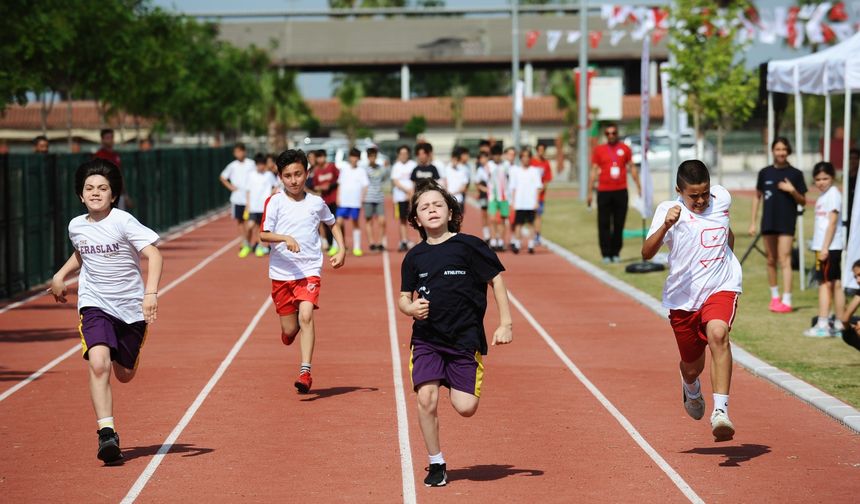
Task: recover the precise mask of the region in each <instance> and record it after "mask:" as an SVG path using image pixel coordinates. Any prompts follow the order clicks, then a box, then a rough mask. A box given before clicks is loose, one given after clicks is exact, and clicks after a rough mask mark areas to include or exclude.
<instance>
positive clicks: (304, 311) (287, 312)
mask: <svg viewBox="0 0 860 504" xmlns="http://www.w3.org/2000/svg"><path fill="white" fill-rule="evenodd" d="M277 164H278V171H279V174H280V177H281V181H283V183H284V190H283V191H282V192H278V193H276V194H274V195H272V196H271V197H270V198H269V199H268V200H266V206H265V209H264V210H263V224H262V227H261V229H262V231H261V232H260V240H261V241H264V242H267V243H271V244H272V245H271V249H270V252H269V277H270V278H271V279H272V300H273V301H274V302H275V309H276V310H277V312H278V315H279V316H280V317H281V341H283V343H284V344H285V345H291V344H292V343H293V341H295V339H296V335H298V334H299V332H300V331H301V333H302V338H301V343H302V364H301V368H300V369H299V377H298V378H297V379H296V382H295V386H296V389H297V390H298V391H299V393H301V394H306V393H308V391H309V390H310V389H311V383H312V382H313V380H312V379H311V359H312V358H313V352H314V339H315V333H314V310H315V309H317V308H319V306H318V301H319V294H320V270H321V269H322V261H323V256H322V247H321V244H320V235H319V232H318V230H319V225H320V222H323V223H325V224H326V225H328V226H330V227H331V228H332V234H333V235H334V239H335V241H336V242H337V245H338V251H337V253H335V254H334V255H333V256H332V257H331V259H330V260H331V265H332V266H333V267H334V268H340V267H341V266H343V261H344V256H345V250H346V249H345V247H344V246H343V233H342V232H341V230H340V227H338V226H335V225H334V223H335V218H334V215H332V213H331V210H329V208H328V206H327V205H326V204H325V202H323V199H322V198H320V197H319V196H316V195H314V194H308V193H307V192H305V182H306V181H307V178H308V158H307V156H306V155H305V153H304V152H303V151H301V150H294V149H290V150H286V151H284V152H282V153H281V155H280V156H278V160H277Z"/></svg>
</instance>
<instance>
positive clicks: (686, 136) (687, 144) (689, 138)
mask: <svg viewBox="0 0 860 504" xmlns="http://www.w3.org/2000/svg"><path fill="white" fill-rule="evenodd" d="M649 140H650V142H649V144H650V145H649V148H648V168H649V169H650V170H654V171H669V169H670V168H671V167H670V166H669V164H670V163H671V158H672V153H671V152H670V150H671V144H670V141H669V132H667V131H665V130H656V131H653V132H652V133H651V137H650V139H649ZM623 141H624V143H626V144H627V145H628V146H630V150H631V152H632V153H633V163H634V164H635V165H636V166H639V165H640V164H641V163H642V142H641V136H640V135H630V136H627V137H625V138H624V140H623ZM695 158H696V137H695V136H694V135H693V133H692V132H684V133H681V136H680V138H679V139H678V162H681V161H684V160H686V159H695ZM703 158H704V159H702V161H704V162H705V164H706V165H707V166H708V168H713V167H714V165H715V163H716V161H717V154H716V150H715V149H714V146H713V144H711V143H710V142H708V141H705V150H704V156H703Z"/></svg>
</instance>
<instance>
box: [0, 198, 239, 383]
mask: <svg viewBox="0 0 860 504" xmlns="http://www.w3.org/2000/svg"><path fill="white" fill-rule="evenodd" d="M224 214H225V212H223V211H219V212H217V213H215V214H214V215H210V216H208V217H204V218H203V219H201V220H198V221H194V222H192V223H191V224H190V225H187V226H186V227H185V228H182V229H180V230H179V231H175V232H173V233H170V234H168V235H164V236H162V237H161V241H162V242H169V241H173V240H175V239H177V238H180V237H182V236H185V235H187V234H188V233H190V232H192V231H195V230H197V229H200V228H201V227H203V226H205V225H206V224H209V223H210V222H212V221H214V220H217V219H220V218H221V217H222V216H223V215H224ZM77 281H78V277H74V278H71V279H69V280H67V281H66V286H69V285H74V284H75V283H77ZM44 295H45V291H43V290H42V289H41V288H40V289H39V290H38V291H36V293H35V294H33V295H32V296H30V297H28V298H26V299H22V300H20V301H15V302H14V303H12V304H8V305H6V306H4V307H2V308H0V315H2V314H4V313H6V312H7V311H9V310H14V309H15V308H18V307H19V306H23V305H25V304H27V303H29V302H30V301H33V300H36V299H39V298H40V297H42V296H44ZM0 400H2V399H0Z"/></svg>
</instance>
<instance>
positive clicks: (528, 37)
mask: <svg viewBox="0 0 860 504" xmlns="http://www.w3.org/2000/svg"><path fill="white" fill-rule="evenodd" d="M849 10H850V14H849ZM694 13H700V14H701V15H702V17H703V19H704V21H703V23H702V25H701V26H700V27H699V29H698V31H699V33H700V34H701V35H703V36H706V37H711V36H715V35H716V36H725V35H726V34H727V33H729V32H730V31H731V30H732V29H735V28H736V29H737V31H736V36H737V37H738V39H739V41H740V42H749V41H753V40H758V41H759V42H761V43H764V44H776V43H778V42H780V41H783V40H784V41H785V42H786V43H787V44H788V45H789V46H791V47H795V48H800V47H801V46H803V44H804V43H809V44H825V45H830V44H835V43H838V42H841V41H843V40H845V39H847V38H850V37H851V36H852V35H854V34H855V33H856V32H857V31H858V29H860V23H858V22H856V21H852V19H855V20H856V19H858V18H860V0H855V1H853V2H851V4H850V7H849V6H847V5H846V3H845V2H844V1H838V2H821V3H819V4H804V5H795V6H790V7H789V6H781V7H773V8H769V9H756V8H755V7H751V8H749V9H748V10H746V11H745V12H743V13H741V14H738V15H737V16H736V17H734V18H730V17H729V16H728V14H727V12H726V11H725V10H724V9H716V8H715V9H707V8H705V9H701V10H698V11H697V12H694ZM852 14H853V15H852ZM600 17H601V19H603V20H604V21H605V22H606V29H605V30H590V31H588V33H585V34H583V33H582V32H580V31H579V30H545V31H542V30H528V31H526V32H525V44H526V48H527V49H533V48H534V47H535V46H536V45H537V44H538V41H539V40H540V39H541V35H545V43H546V49H547V51H549V52H551V53H552V52H555V51H556V50H557V49H558V48H559V46H560V45H561V43H562V41H564V42H565V43H567V44H575V43H577V42H579V40H580V39H581V38H582V37H583V36H585V37H587V40H588V43H589V45H590V46H591V48H592V49H597V48H598V47H600V45H601V44H602V43H603V42H604V40H607V41H608V42H609V45H610V46H612V47H615V46H617V45H618V44H619V43H621V41H623V40H624V39H625V38H626V37H630V39H631V40H633V41H635V42H641V41H642V39H643V38H645V37H646V36H650V37H651V42H652V43H653V44H657V43H659V42H660V41H661V40H662V39H663V38H664V37H665V36H666V35H667V34H668V32H669V27H670V26H669V22H670V19H669V11H668V10H667V9H665V8H662V7H635V6H631V5H603V6H601V9H600Z"/></svg>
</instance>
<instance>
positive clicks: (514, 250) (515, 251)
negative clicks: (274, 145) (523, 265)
mask: <svg viewBox="0 0 860 504" xmlns="http://www.w3.org/2000/svg"><path fill="white" fill-rule="evenodd" d="M511 252H513V253H514V254H519V253H520V248H519V247H517V246H516V245H514V244H513V243H511Z"/></svg>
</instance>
